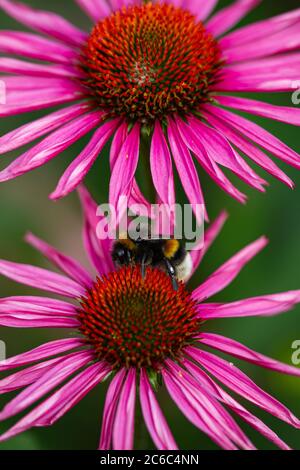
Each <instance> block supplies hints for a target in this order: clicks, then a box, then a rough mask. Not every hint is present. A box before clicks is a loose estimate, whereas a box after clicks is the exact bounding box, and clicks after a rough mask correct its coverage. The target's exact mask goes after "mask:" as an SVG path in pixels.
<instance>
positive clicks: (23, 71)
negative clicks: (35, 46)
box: [0, 57, 82, 78]
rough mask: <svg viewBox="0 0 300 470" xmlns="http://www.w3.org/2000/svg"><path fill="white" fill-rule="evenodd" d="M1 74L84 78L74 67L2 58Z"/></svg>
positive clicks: (0, 61)
mask: <svg viewBox="0 0 300 470" xmlns="http://www.w3.org/2000/svg"><path fill="white" fill-rule="evenodd" d="M0 72H6V73H16V74H20V75H23V76H26V75H29V76H32V77H46V78H51V77H65V78H80V77H81V76H82V74H81V72H80V71H79V69H78V68H76V67H75V66H72V65H67V64H61V65H44V64H36V63H34V62H27V61H26V62H25V61H23V60H20V59H13V58H11V57H0Z"/></svg>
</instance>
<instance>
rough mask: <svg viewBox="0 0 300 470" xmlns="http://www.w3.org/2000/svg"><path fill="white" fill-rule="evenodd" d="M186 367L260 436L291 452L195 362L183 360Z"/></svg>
mask: <svg viewBox="0 0 300 470" xmlns="http://www.w3.org/2000/svg"><path fill="white" fill-rule="evenodd" d="M183 364H184V366H185V367H186V368H187V369H188V370H189V371H190V373H191V374H192V376H193V377H195V379H196V380H199V382H200V383H201V385H202V386H204V387H206V388H207V390H208V391H209V393H210V394H212V395H213V396H215V397H216V399H217V400H220V401H221V402H223V403H224V404H225V405H226V406H228V407H229V408H230V409H231V410H232V411H234V412H235V413H236V414H237V415H238V416H240V417H241V418H242V419H243V420H244V421H245V422H246V423H248V424H249V425H250V426H251V427H252V428H254V429H256V430H257V431H258V432H259V433H260V434H262V435H263V436H264V437H266V438H267V439H269V440H270V441H271V442H273V443H274V444H275V445H277V446H278V447H279V448H280V449H283V450H290V447H289V446H288V445H287V444H286V443H285V442H283V441H282V440H281V439H280V438H279V437H278V436H277V434H275V432H273V431H272V430H271V429H270V428H269V427H268V426H266V425H265V423H263V422H262V421H261V420H260V419H259V418H257V417H256V416H254V415H253V414H252V413H250V412H249V411H248V410H247V409H246V408H244V407H243V406H242V405H240V403H238V402H237V401H236V400H235V399H234V398H232V397H231V396H230V395H229V394H228V393H227V392H225V391H224V390H223V389H222V388H221V387H220V386H219V385H218V384H217V383H216V382H214V381H213V380H212V379H211V378H210V377H209V376H208V375H207V374H206V373H205V372H204V371H203V370H202V369H200V367H198V366H196V365H195V364H194V363H193V362H191V361H189V360H186V359H183Z"/></svg>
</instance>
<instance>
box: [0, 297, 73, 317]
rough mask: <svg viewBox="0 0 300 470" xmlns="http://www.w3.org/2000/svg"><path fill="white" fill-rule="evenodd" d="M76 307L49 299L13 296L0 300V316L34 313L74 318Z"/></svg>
mask: <svg viewBox="0 0 300 470" xmlns="http://www.w3.org/2000/svg"><path fill="white" fill-rule="evenodd" d="M76 312H77V311H76V307H75V306H74V305H73V304H69V303H67V302H64V301H63V300H57V299H50V298H49V297H34V296H29V295H28V296H15V297H3V298H1V299H0V314H3V313H6V314H13V313H21V314H22V313H23V314H28V313H35V314H38V315H49V316H52V315H59V316H75V315H76Z"/></svg>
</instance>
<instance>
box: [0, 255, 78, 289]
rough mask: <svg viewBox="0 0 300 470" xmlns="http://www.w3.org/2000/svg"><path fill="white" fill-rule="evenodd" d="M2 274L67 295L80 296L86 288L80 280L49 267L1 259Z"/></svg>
mask: <svg viewBox="0 0 300 470" xmlns="http://www.w3.org/2000/svg"><path fill="white" fill-rule="evenodd" d="M0 274H1V275H2V276H5V277H8V278H9V279H12V280H14V281H16V282H19V283H21V284H25V285H27V286H31V287H36V288H38V289H42V290H46V291H48V292H54V293H55V294H60V295H64V296H66V297H72V298H79V297H81V296H82V295H84V293H85V289H84V288H83V287H82V286H81V285H80V284H78V282H75V281H73V280H72V279H69V278H68V277H66V276H63V275H61V274H57V273H54V272H51V271H48V270H47V269H43V268H37V267H36V266H31V265H28V264H21V263H13V262H11V261H5V260H0Z"/></svg>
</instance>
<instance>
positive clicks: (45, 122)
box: [0, 103, 89, 153]
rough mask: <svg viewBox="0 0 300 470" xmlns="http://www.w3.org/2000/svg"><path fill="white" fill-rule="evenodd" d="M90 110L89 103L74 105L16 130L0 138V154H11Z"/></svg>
mask: <svg viewBox="0 0 300 470" xmlns="http://www.w3.org/2000/svg"><path fill="white" fill-rule="evenodd" d="M88 109H89V104H88V103H80V104H74V105H72V106H69V107H67V108H63V109H60V110H59V111H55V112H54V113H51V114H48V115H47V116H45V117H42V118H40V119H37V120H36V121H33V122H31V123H29V124H24V125H23V126H21V127H19V128H18V129H15V130H13V131H11V132H9V133H8V134H5V135H3V136H2V137H0V153H6V152H10V151H11V150H15V149H17V148H19V147H21V146H23V145H26V144H29V143H30V142H32V141H33V140H35V139H38V138H39V137H42V136H43V135H45V134H47V133H48V132H51V131H53V130H55V129H57V128H58V127H59V126H61V125H63V124H66V123H67V122H68V121H71V120H72V119H74V118H76V117H77V116H80V115H81V114H83V113H85V112H86V111H87V110H88Z"/></svg>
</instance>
